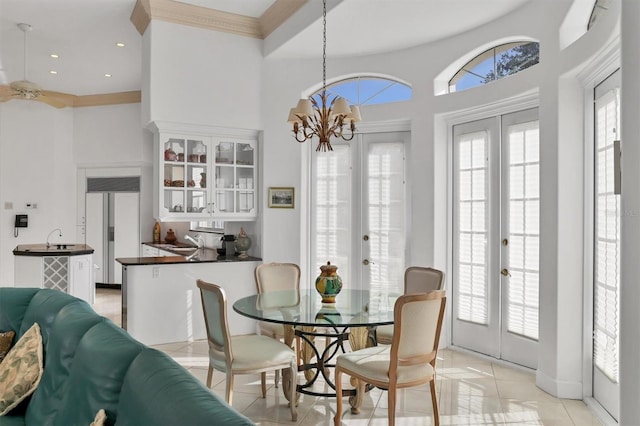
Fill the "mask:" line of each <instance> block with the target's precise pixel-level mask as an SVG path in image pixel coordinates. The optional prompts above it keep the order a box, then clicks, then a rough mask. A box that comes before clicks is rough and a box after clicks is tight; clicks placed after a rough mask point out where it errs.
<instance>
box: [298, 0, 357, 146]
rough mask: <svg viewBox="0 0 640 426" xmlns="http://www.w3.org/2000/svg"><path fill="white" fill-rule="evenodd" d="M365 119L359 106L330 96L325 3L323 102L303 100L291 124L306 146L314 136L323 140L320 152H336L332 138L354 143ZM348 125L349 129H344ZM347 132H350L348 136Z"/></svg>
mask: <svg viewBox="0 0 640 426" xmlns="http://www.w3.org/2000/svg"><path fill="white" fill-rule="evenodd" d="M360 120H361V117H360V109H359V108H358V106H357V105H351V106H349V104H348V102H347V100H346V99H344V98H342V97H340V96H335V97H333V99H331V100H330V101H329V99H328V96H327V0H323V1H322V92H321V93H320V102H319V103H318V100H317V99H316V98H315V97H311V99H300V100H299V101H298V105H297V106H296V107H295V108H291V110H290V111H289V119H288V122H289V123H290V124H291V125H292V126H293V129H292V130H293V135H294V137H295V139H296V141H298V142H300V143H303V142H306V141H308V140H310V139H311V138H313V137H314V136H317V137H318V139H319V142H318V146H317V147H316V151H333V148H332V147H331V138H332V137H336V138H341V139H343V140H345V141H350V140H351V139H353V137H354V136H355V131H356V125H355V123H357V122H359V121H360ZM345 126H348V127H349V128H348V129H344V127H345ZM345 131H347V132H349V133H345Z"/></svg>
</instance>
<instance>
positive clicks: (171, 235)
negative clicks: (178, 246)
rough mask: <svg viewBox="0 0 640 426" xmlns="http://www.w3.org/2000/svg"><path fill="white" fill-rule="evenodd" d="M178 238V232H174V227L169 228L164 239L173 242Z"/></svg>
mask: <svg viewBox="0 0 640 426" xmlns="http://www.w3.org/2000/svg"><path fill="white" fill-rule="evenodd" d="M177 239H178V237H176V233H175V232H173V229H171V228H169V230H168V231H167V235H165V237H164V241H165V242H166V243H169V244H173V243H175V242H176V240H177Z"/></svg>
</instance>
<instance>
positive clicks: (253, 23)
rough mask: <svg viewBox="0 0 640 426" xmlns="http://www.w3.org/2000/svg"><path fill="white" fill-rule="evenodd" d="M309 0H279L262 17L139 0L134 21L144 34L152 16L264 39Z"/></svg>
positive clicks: (165, 0)
mask: <svg viewBox="0 0 640 426" xmlns="http://www.w3.org/2000/svg"><path fill="white" fill-rule="evenodd" d="M307 1H308V0H276V2H275V3H273V4H272V5H271V6H270V7H269V9H267V10H266V11H265V12H264V13H263V14H262V16H260V17H259V18H254V17H251V16H244V15H239V14H236V13H229V12H223V11H221V10H215V9H209V8H206V7H201V6H195V5H192V4H186V3H180V2H177V1H174V0H137V1H136V5H135V7H134V8H133V12H132V13H131V18H130V19H131V22H132V23H133V25H134V26H135V27H136V30H138V32H139V33H140V34H141V35H142V34H144V32H145V31H146V29H147V27H148V26H149V23H150V22H151V20H152V19H157V20H160V21H165V22H172V23H174V24H180V25H188V26H192V27H197V28H204V29H208V30H212V31H221V32H226V33H231V34H236V35H241V36H245V37H251V38H258V39H264V38H265V37H267V36H268V35H269V34H271V33H272V32H273V31H274V30H275V29H276V28H278V27H279V26H280V25H282V23H283V22H284V21H286V20H287V19H288V18H289V17H290V16H291V15H293V14H294V13H295V12H296V11H297V10H298V9H300V7H302V6H303V5H304V4H305V3H306V2H307Z"/></svg>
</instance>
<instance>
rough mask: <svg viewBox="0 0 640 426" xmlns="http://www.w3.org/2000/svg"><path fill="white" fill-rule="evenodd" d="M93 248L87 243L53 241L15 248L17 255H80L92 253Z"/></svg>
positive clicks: (14, 252)
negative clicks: (48, 244)
mask: <svg viewBox="0 0 640 426" xmlns="http://www.w3.org/2000/svg"><path fill="white" fill-rule="evenodd" d="M93 251H94V250H93V248H91V247H90V246H88V245H86V244H75V243H55V244H54V243H51V245H50V246H49V247H47V245H46V244H20V245H18V246H17V247H16V248H15V249H13V254H14V255H15V256H79V255H81V254H92V253H93Z"/></svg>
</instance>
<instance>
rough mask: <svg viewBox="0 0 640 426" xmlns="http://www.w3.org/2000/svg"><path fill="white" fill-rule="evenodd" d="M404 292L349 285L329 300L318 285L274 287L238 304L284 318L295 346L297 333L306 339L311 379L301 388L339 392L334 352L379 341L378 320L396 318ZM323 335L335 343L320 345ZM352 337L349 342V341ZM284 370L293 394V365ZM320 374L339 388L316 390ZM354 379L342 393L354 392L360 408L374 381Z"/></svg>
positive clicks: (252, 314)
mask: <svg viewBox="0 0 640 426" xmlns="http://www.w3.org/2000/svg"><path fill="white" fill-rule="evenodd" d="M398 296H400V294H399V293H397V294H389V295H387V294H384V295H380V294H379V293H376V294H375V295H374V294H372V293H371V292H369V291H368V290H351V289H343V290H342V292H340V294H339V295H338V296H337V297H336V303H331V304H326V303H322V300H321V298H320V296H319V295H318V294H317V293H316V292H315V291H305V290H300V291H297V290H283V291H271V292H266V293H261V294H254V295H252V296H248V297H244V298H241V299H238V300H237V301H236V302H235V303H234V304H233V310H234V311H236V312H237V313H239V314H240V315H243V316H246V317H249V318H253V319H255V320H258V321H267V322H272V323H277V324H282V325H283V326H284V335H285V338H284V340H285V344H287V345H288V346H290V347H292V348H293V340H294V337H298V338H299V339H300V340H301V342H302V344H301V349H300V352H301V353H300V358H301V363H300V364H299V365H298V371H302V372H303V373H304V377H305V379H306V382H305V383H303V384H298V386H297V390H298V392H299V393H303V394H309V395H315V396H336V394H335V385H334V383H333V380H332V378H331V373H332V368H333V367H335V363H334V358H335V357H336V356H337V355H338V354H340V353H344V352H346V351H348V350H349V348H351V350H354V351H355V350H358V349H362V348H364V347H366V346H370V345H374V344H375V338H373V337H372V336H375V333H372V331H374V330H375V328H376V327H377V326H380V325H386V324H393V306H394V303H395V300H396V299H397V298H398ZM320 337H324V338H327V337H328V338H330V343H329V344H327V345H325V346H324V347H319V346H318V345H317V344H316V341H317V340H318V338H320ZM323 340H324V339H323ZM347 341H348V343H349V344H348V346H347V347H345V346H346V345H345V342H347ZM282 374H283V380H282V387H283V391H284V394H285V396H287V395H290V393H289V392H288V389H289V384H288V383H289V378H288V377H287V375H288V374H289V373H288V370H283V371H282ZM320 377H322V378H323V379H324V381H325V382H326V383H327V385H329V387H330V388H331V389H333V391H334V392H333V393H331V392H319V391H316V390H314V384H315V383H316V381H317V380H318V379H319V378H320ZM351 384H352V385H353V386H354V387H353V388H348V389H343V391H342V393H343V396H349V403H350V404H351V411H352V412H353V413H354V414H357V413H359V411H360V407H361V405H362V399H363V397H364V394H365V392H366V391H367V390H368V387H367V385H366V384H364V383H359V382H358V381H355V380H352V382H351Z"/></svg>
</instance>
